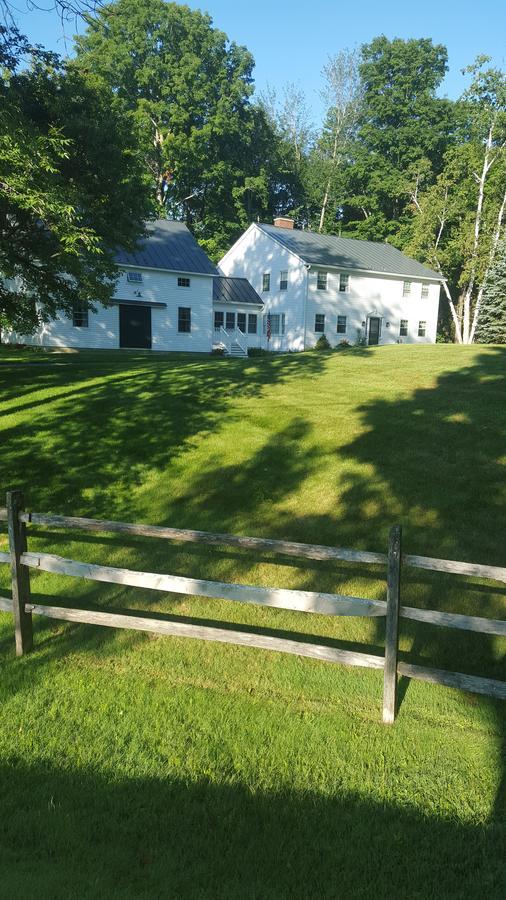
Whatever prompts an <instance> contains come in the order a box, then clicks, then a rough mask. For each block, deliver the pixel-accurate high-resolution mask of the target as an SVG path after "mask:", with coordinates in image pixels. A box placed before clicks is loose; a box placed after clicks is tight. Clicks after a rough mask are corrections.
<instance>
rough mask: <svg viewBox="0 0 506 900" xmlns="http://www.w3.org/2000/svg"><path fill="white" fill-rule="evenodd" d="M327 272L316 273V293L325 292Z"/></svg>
mask: <svg viewBox="0 0 506 900" xmlns="http://www.w3.org/2000/svg"><path fill="white" fill-rule="evenodd" d="M327 275H328V273H327V272H317V273H316V289H317V290H318V291H326V290H327Z"/></svg>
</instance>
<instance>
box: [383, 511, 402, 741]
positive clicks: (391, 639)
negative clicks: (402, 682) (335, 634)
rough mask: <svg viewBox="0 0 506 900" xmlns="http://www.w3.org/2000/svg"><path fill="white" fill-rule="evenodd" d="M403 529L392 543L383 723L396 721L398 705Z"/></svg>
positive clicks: (392, 536)
mask: <svg viewBox="0 0 506 900" xmlns="http://www.w3.org/2000/svg"><path fill="white" fill-rule="evenodd" d="M401 542H402V529H401V526H400V525H394V526H393V527H392V528H391V529H390V535H389V541H388V572H387V616H386V634H385V669H384V674H383V722H384V723H385V724H386V725H391V724H392V722H393V721H394V720H395V710H396V703H397V653H398V649H399V607H400V594H401V549H402V548H401Z"/></svg>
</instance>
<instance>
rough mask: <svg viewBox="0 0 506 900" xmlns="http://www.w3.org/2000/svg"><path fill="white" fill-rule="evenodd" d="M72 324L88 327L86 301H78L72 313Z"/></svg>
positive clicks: (76, 326)
mask: <svg viewBox="0 0 506 900" xmlns="http://www.w3.org/2000/svg"><path fill="white" fill-rule="evenodd" d="M72 325H73V326H74V328H88V327H89V316H88V307H87V306H86V305H85V304H84V303H76V305H75V306H74V310H73V313H72Z"/></svg>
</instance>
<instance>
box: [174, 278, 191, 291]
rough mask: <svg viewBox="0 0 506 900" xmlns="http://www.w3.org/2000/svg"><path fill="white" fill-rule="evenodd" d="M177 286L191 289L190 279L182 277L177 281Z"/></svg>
mask: <svg viewBox="0 0 506 900" xmlns="http://www.w3.org/2000/svg"><path fill="white" fill-rule="evenodd" d="M177 286H178V287H185V288H186V287H190V279H189V278H186V276H185V277H184V278H183V277H182V276H180V277H179V278H178V280H177Z"/></svg>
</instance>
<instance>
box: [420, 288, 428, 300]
mask: <svg viewBox="0 0 506 900" xmlns="http://www.w3.org/2000/svg"><path fill="white" fill-rule="evenodd" d="M428 296H429V285H428V284H422V300H426V299H427V297H428Z"/></svg>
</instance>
